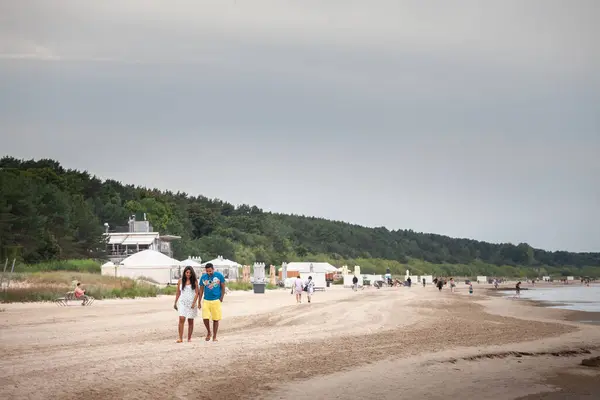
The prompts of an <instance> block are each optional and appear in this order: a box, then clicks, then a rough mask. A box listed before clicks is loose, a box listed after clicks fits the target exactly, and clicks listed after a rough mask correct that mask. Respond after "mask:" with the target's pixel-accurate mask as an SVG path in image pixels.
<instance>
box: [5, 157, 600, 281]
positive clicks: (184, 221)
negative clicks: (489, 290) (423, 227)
mask: <svg viewBox="0 0 600 400" xmlns="http://www.w3.org/2000/svg"><path fill="white" fill-rule="evenodd" d="M0 188H1V191H0V253H1V257H2V258H1V259H2V260H4V259H5V258H7V257H8V258H13V257H17V258H18V259H19V260H20V261H22V262H23V263H29V264H32V263H38V262H45V261H51V260H69V259H82V258H83V259H88V258H97V259H101V258H102V257H103V252H104V250H105V245H104V243H103V235H102V234H103V232H104V227H103V225H104V223H108V224H109V225H110V226H111V227H114V226H122V225H126V222H127V219H128V217H129V216H130V215H132V214H135V215H137V216H138V218H139V217H141V216H142V215H143V214H144V213H145V214H146V216H147V218H148V219H149V220H150V222H151V223H152V225H153V227H154V230H156V231H158V232H160V233H161V234H173V235H179V236H181V237H182V239H181V240H179V241H176V242H175V243H174V248H175V257H176V258H178V259H183V258H186V257H187V256H189V255H199V256H201V257H202V258H203V259H210V258H213V257H215V256H217V255H223V256H224V257H227V258H230V259H235V260H236V261H238V262H240V263H244V264H250V263H253V262H254V261H261V262H265V263H267V264H275V265H278V264H281V262H283V261H287V262H290V261H299V260H315V261H317V260H323V261H329V262H331V263H333V264H335V265H342V264H347V265H351V266H353V265H355V264H358V265H361V267H363V271H365V272H375V271H377V272H382V271H383V270H384V269H385V268H392V269H393V270H394V271H395V272H396V273H400V272H403V271H404V269H405V268H407V267H411V268H413V270H416V271H417V272H428V273H435V274H445V275H474V274H488V275H509V274H512V275H516V276H537V275H543V274H556V275H562V276H566V275H576V276H583V275H587V276H600V253H573V252H567V251H553V252H551V251H545V250H542V249H535V248H532V247H531V246H530V245H528V244H527V243H518V244H511V243H499V244H493V243H487V242H482V241H477V240H472V239H457V238H451V237H447V236H443V235H437V234H432V233H421V232H415V231H413V230H411V229H399V230H389V229H387V228H385V227H377V228H368V227H363V226H359V225H354V224H350V223H345V222H340V221H330V220H326V219H323V218H315V217H310V216H302V215H286V214H278V213H272V212H265V211H263V210H262V209H260V208H259V207H257V206H256V205H246V204H242V205H237V206H236V205H233V204H230V203H228V202H226V201H223V200H219V199H209V198H207V197H204V196H202V195H191V194H187V193H182V192H177V193H173V192H171V191H164V190H159V189H156V188H145V187H139V186H134V185H131V184H122V183H120V182H117V181H115V180H110V179H108V180H104V181H103V180H101V179H98V178H97V177H95V176H94V175H92V174H90V173H89V172H87V171H77V170H72V169H66V168H64V167H62V166H61V165H60V163H59V162H58V161H55V160H50V159H40V160H21V159H16V158H14V157H8V156H7V157H3V158H2V159H0Z"/></svg>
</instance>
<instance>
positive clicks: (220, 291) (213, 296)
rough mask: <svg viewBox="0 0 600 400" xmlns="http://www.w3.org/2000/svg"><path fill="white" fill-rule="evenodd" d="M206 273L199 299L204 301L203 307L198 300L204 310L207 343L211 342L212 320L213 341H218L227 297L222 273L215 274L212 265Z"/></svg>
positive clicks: (203, 277) (208, 266)
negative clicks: (224, 300) (222, 309)
mask: <svg viewBox="0 0 600 400" xmlns="http://www.w3.org/2000/svg"><path fill="white" fill-rule="evenodd" d="M205 269H206V272H205V273H204V274H203V275H202V276H201V277H200V285H199V293H198V298H199V299H204V300H203V301H202V305H200V300H198V303H199V304H198V308H202V319H203V320H204V326H205V327H206V332H207V333H206V341H207V342H208V341H210V338H211V331H210V320H211V319H212V321H213V330H212V340H213V342H216V341H217V331H218V330H219V321H221V303H222V302H223V296H225V277H224V276H223V274H221V273H220V272H215V269H214V267H213V265H212V263H208V264H206V266H205Z"/></svg>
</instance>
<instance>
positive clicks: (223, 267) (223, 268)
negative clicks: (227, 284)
mask: <svg viewBox="0 0 600 400" xmlns="http://www.w3.org/2000/svg"><path fill="white" fill-rule="evenodd" d="M208 263H211V264H212V265H213V267H215V270H216V271H219V272H220V273H222V274H223V276H224V277H225V279H227V280H230V279H234V280H235V279H237V278H238V273H239V271H238V269H239V268H240V267H241V266H242V265H241V264H239V263H237V262H235V261H232V260H228V259H226V258H223V256H218V257H217V258H215V259H214V260H210V261H207V262H205V263H202V268H204V267H206V264H208Z"/></svg>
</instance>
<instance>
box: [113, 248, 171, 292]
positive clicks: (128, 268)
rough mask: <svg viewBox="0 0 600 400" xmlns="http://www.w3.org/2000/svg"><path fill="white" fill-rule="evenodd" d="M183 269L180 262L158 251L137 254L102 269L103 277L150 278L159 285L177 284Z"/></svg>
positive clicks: (145, 251)
mask: <svg viewBox="0 0 600 400" xmlns="http://www.w3.org/2000/svg"><path fill="white" fill-rule="evenodd" d="M181 270H183V267H182V266H181V264H180V263H179V261H177V260H175V259H173V258H171V257H169V256H167V255H166V254H163V253H161V252H159V251H156V250H144V251H140V252H139V253H135V254H133V255H131V256H129V257H127V258H126V259H124V260H123V261H121V262H120V263H117V264H114V263H112V262H108V263H106V264H104V265H103V266H102V267H101V273H102V275H109V276H115V277H118V278H131V279H138V278H149V279H150V280H152V281H154V282H156V283H159V284H163V285H165V284H175V283H177V280H178V279H179V276H181Z"/></svg>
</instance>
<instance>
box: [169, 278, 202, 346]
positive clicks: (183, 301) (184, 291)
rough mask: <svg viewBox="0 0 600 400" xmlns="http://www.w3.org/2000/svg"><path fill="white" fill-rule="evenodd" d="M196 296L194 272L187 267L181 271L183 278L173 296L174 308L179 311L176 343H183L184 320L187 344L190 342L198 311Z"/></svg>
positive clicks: (196, 288)
mask: <svg viewBox="0 0 600 400" xmlns="http://www.w3.org/2000/svg"><path fill="white" fill-rule="evenodd" d="M198 295H199V292H198V280H197V279H196V272H195V271H194V268H192V267H190V266H187V267H185V269H184V270H183V277H182V278H181V279H180V280H179V281H178V282H177V295H176V296H175V305H174V308H175V309H176V310H177V311H179V339H178V340H177V343H181V342H183V327H184V324H185V320H186V319H187V321H188V342H191V341H192V332H193V331H194V318H196V317H197V316H198V309H197V308H196V301H197V300H198Z"/></svg>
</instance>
